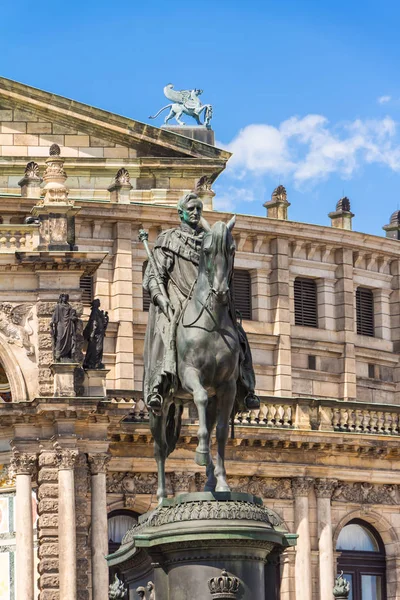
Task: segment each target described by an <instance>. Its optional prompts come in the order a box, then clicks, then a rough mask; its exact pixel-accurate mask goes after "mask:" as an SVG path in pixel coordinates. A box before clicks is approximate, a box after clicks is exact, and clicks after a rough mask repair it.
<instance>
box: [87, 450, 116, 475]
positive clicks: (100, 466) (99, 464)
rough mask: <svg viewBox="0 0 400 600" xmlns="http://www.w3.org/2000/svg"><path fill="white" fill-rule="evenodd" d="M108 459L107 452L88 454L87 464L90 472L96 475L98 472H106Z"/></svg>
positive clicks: (109, 457)
mask: <svg viewBox="0 0 400 600" xmlns="http://www.w3.org/2000/svg"><path fill="white" fill-rule="evenodd" d="M110 459H111V456H110V455H109V454H90V455H89V466H90V472H91V474H92V475H98V474H99V473H107V467H108V463H109V462H110Z"/></svg>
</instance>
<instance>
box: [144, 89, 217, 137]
mask: <svg viewBox="0 0 400 600" xmlns="http://www.w3.org/2000/svg"><path fill="white" fill-rule="evenodd" d="M202 93H203V90H198V89H195V90H181V91H178V90H174V86H173V85H172V83H169V84H168V85H166V86H165V87H164V95H165V96H166V97H167V98H168V100H171V101H172V103H171V104H167V105H166V106H164V107H163V108H160V110H159V111H158V113H156V114H155V115H153V116H150V117H149V119H155V118H156V117H158V115H159V114H160V113H162V112H163V111H164V110H167V108H169V109H170V111H169V113H168V115H167V116H166V117H165V120H164V125H167V123H168V122H169V121H170V120H171V119H173V118H175V119H176V122H177V123H178V124H179V125H185V123H184V122H183V121H181V116H182V115H183V114H184V115H188V116H189V117H193V119H195V121H196V123H197V125H205V126H206V127H207V129H210V127H211V118H212V113H213V109H212V106H211V104H202V103H201V100H200V98H199V96H201V94H202ZM203 112H204V123H202V122H201V121H200V116H201V114H202V113H203Z"/></svg>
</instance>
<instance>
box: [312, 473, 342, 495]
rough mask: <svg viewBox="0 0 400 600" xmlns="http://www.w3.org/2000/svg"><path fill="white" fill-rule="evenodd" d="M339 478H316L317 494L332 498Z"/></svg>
mask: <svg viewBox="0 0 400 600" xmlns="http://www.w3.org/2000/svg"><path fill="white" fill-rule="evenodd" d="M337 484H338V482H337V479H326V478H318V479H316V480H315V494H316V496H317V498H332V494H333V492H334V490H335V489H336V487H337Z"/></svg>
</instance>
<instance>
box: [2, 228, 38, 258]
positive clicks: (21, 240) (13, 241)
mask: <svg viewBox="0 0 400 600" xmlns="http://www.w3.org/2000/svg"><path fill="white" fill-rule="evenodd" d="M38 244H39V225H35V224H33V225H0V252H15V251H18V250H19V251H27V250H35V248H37V246H38Z"/></svg>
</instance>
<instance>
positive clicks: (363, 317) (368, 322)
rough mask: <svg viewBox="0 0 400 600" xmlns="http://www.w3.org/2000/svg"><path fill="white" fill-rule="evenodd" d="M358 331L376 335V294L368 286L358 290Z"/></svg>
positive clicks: (362, 333)
mask: <svg viewBox="0 0 400 600" xmlns="http://www.w3.org/2000/svg"><path fill="white" fill-rule="evenodd" d="M356 313H357V333H358V334H359V335H369V336H370V337H374V335H375V327H374V294H373V292H372V290H370V289H368V288H363V287H359V288H357V290H356Z"/></svg>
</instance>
